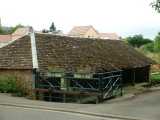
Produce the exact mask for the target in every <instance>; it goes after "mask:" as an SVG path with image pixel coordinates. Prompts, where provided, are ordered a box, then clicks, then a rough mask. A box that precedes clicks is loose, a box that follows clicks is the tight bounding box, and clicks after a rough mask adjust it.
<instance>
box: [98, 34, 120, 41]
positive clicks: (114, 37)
mask: <svg viewBox="0 0 160 120" xmlns="http://www.w3.org/2000/svg"><path fill="white" fill-rule="evenodd" d="M100 38H102V39H109V40H120V37H119V36H118V35H117V34H116V33H100Z"/></svg>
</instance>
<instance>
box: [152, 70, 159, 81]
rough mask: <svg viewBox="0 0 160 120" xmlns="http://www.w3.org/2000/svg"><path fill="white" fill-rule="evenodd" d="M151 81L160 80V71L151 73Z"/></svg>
mask: <svg viewBox="0 0 160 120" xmlns="http://www.w3.org/2000/svg"><path fill="white" fill-rule="evenodd" d="M151 81H152V82H160V72H157V73H152V74H151Z"/></svg>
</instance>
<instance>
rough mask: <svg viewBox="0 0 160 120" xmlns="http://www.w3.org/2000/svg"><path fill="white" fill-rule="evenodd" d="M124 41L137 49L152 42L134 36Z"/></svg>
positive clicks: (139, 36)
mask: <svg viewBox="0 0 160 120" xmlns="http://www.w3.org/2000/svg"><path fill="white" fill-rule="evenodd" d="M125 40H126V41H127V42H128V44H129V45H131V46H133V47H137V48H139V47H141V46H143V45H145V44H148V43H152V40H150V39H146V38H143V36H142V35H134V36H132V37H127V38H126V39H125Z"/></svg>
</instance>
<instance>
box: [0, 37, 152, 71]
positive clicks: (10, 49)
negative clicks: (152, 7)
mask: <svg viewBox="0 0 160 120" xmlns="http://www.w3.org/2000/svg"><path fill="white" fill-rule="evenodd" d="M36 45H37V54H38V63H39V68H40V71H43V72H46V71H48V70H51V69H55V68H56V69H57V68H61V69H64V70H65V71H74V72H77V71H79V70H80V71H82V70H84V71H88V72H97V71H111V70H116V69H129V68H136V67H144V66H147V65H150V64H151V63H152V60H151V59H149V58H147V57H145V56H144V55H142V54H141V53H139V52H137V51H136V50H134V49H133V48H132V47H129V46H128V45H127V44H125V43H124V42H123V41H117V40H101V39H89V38H71V37H65V36H54V35H49V34H36ZM2 68H3V69H5V68H6V69H29V68H30V69H32V58H31V46H30V38H29V36H25V37H23V38H21V39H19V40H16V41H15V42H13V43H12V44H10V45H8V46H6V47H3V48H0V69H2Z"/></svg>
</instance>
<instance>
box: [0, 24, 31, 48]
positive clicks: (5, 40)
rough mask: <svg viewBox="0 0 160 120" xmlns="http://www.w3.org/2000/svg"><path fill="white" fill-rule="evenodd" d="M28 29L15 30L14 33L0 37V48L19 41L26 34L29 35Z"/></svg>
mask: <svg viewBox="0 0 160 120" xmlns="http://www.w3.org/2000/svg"><path fill="white" fill-rule="evenodd" d="M29 28H30V27H21V28H17V29H16V31H15V32H13V33H12V34H8V35H0V47H3V46H5V45H7V44H9V43H11V42H13V41H14V40H16V39H19V38H21V37H23V36H25V35H27V34H29Z"/></svg>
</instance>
